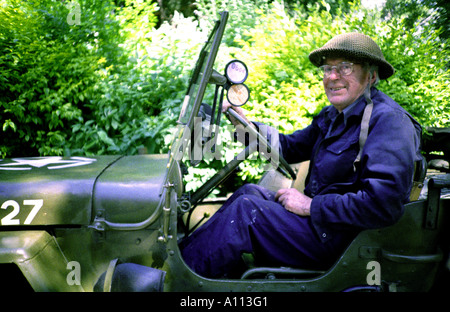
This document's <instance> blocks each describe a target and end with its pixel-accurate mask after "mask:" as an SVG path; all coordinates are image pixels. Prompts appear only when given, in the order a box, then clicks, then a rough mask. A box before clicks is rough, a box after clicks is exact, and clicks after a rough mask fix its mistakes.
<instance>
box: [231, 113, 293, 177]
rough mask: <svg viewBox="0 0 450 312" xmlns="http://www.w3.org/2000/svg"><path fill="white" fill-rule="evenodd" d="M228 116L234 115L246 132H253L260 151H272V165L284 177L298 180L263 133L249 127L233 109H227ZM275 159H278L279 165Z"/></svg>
mask: <svg viewBox="0 0 450 312" xmlns="http://www.w3.org/2000/svg"><path fill="white" fill-rule="evenodd" d="M227 114H230V115H232V116H233V117H234V118H236V120H237V121H239V123H240V124H241V125H243V126H244V127H245V129H246V130H248V131H249V132H251V135H253V136H254V137H256V139H257V141H258V144H259V148H258V151H261V150H263V151H270V154H271V157H270V163H271V164H272V165H273V166H274V167H275V168H276V169H277V170H279V171H281V173H283V174H284V175H286V176H287V177H289V176H290V177H291V178H292V179H293V180H295V179H296V178H297V175H296V174H295V172H294V170H293V169H292V167H291V166H290V165H289V163H288V162H287V161H286V160H285V159H284V157H283V156H282V155H281V154H280V153H279V152H278V150H275V149H271V146H270V145H269V143H268V142H267V140H266V138H265V137H263V136H262V135H261V133H260V132H259V131H257V130H256V129H254V128H253V127H252V126H250V125H249V123H248V122H247V121H246V120H244V119H243V118H242V117H241V116H239V114H238V113H237V112H236V111H235V110H233V109H231V108H228V109H227ZM260 155H262V156H264V157H265V158H266V159H268V157H266V156H265V155H264V154H262V153H260ZM274 159H277V160H278V162H279V163H277V162H276V161H275V160H274Z"/></svg>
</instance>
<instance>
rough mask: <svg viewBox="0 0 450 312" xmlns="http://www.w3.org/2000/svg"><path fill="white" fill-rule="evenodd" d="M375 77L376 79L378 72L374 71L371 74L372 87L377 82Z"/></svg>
mask: <svg viewBox="0 0 450 312" xmlns="http://www.w3.org/2000/svg"><path fill="white" fill-rule="evenodd" d="M377 77H378V72H377V71H376V70H374V71H373V74H372V81H371V82H370V84H371V85H373V84H374V83H375V81H377Z"/></svg>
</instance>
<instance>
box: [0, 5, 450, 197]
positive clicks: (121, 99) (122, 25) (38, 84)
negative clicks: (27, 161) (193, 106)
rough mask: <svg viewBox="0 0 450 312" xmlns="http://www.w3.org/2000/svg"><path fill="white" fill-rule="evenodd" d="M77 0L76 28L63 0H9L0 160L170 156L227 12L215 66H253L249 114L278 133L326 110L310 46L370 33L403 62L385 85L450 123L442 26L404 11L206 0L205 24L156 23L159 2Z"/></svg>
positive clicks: (213, 165)
mask: <svg viewBox="0 0 450 312" xmlns="http://www.w3.org/2000/svg"><path fill="white" fill-rule="evenodd" d="M76 3H79V5H80V22H81V23H79V25H78V24H74V25H69V24H71V23H68V20H67V17H68V14H69V13H70V12H71V11H70V10H72V9H71V8H70V6H66V5H65V4H64V3H63V2H61V1H52V0H38V1H34V2H33V5H31V4H30V3H29V2H23V1H18V0H8V2H6V1H5V0H0V4H1V5H0V51H1V54H0V126H1V127H0V137H1V139H0V140H1V141H0V157H2V158H4V157H13V156H36V155H100V154H136V153H137V152H138V150H139V149H140V148H143V147H145V148H146V150H147V152H149V153H161V152H166V151H167V150H168V146H169V144H168V143H169V142H170V137H171V133H172V130H173V127H174V126H175V120H176V118H177V116H178V113H179V109H180V103H181V101H182V99H183V97H184V93H185V89H186V87H187V84H188V77H189V75H190V71H191V69H192V68H193V66H194V62H195V60H196V57H197V54H198V52H199V49H200V48H201V46H202V44H203V42H204V41H205V39H206V36H207V34H208V32H209V28H210V27H211V25H212V21H213V20H215V19H216V18H217V14H218V12H220V11H221V10H223V9H227V10H228V11H230V18H229V23H228V25H227V29H226V33H225V38H224V41H223V43H222V46H221V50H220V52H219V55H218V62H217V66H216V70H218V71H219V72H220V71H223V69H224V68H223V67H224V66H225V64H226V62H228V61H229V60H231V59H233V58H238V59H241V60H243V61H244V62H245V63H246V64H247V66H248V68H249V71H250V75H249V79H248V80H247V82H246V83H247V84H248V86H249V87H250V90H251V100H250V102H249V103H248V104H247V105H246V106H245V109H246V110H247V111H248V114H247V115H248V116H249V117H250V118H251V119H253V120H256V121H260V122H264V123H266V124H270V125H272V126H274V127H276V128H278V130H279V131H280V132H283V133H290V132H292V131H294V130H295V129H299V128H303V127H305V126H307V125H308V124H309V123H310V122H311V120H312V117H313V116H314V115H315V114H317V113H318V112H319V111H320V110H321V109H322V108H323V107H324V106H325V105H328V101H327V98H326V96H325V94H324V92H323V86H322V82H321V79H320V78H319V77H318V75H316V69H315V67H314V66H313V65H312V64H311V63H310V62H309V60H308V55H309V53H310V52H311V51H312V50H314V49H316V48H318V47H320V46H322V45H323V44H325V43H326V42H327V41H328V40H329V39H331V38H332V37H333V36H335V35H337V34H340V33H344V32H351V31H357V32H363V33H365V34H367V35H369V36H370V37H372V38H373V39H374V40H375V41H376V42H377V43H378V44H379V45H380V47H381V49H382V50H383V52H384V55H385V57H386V59H387V60H388V61H389V62H390V63H391V64H392V65H393V66H394V67H395V69H396V73H395V75H394V76H393V77H391V78H389V79H388V80H387V81H382V82H381V83H380V85H379V89H380V90H382V91H383V92H385V93H387V94H388V95H389V96H391V97H392V98H393V99H394V100H395V101H397V102H398V103H399V104H400V105H402V106H403V107H404V108H405V109H406V110H408V111H409V112H410V113H411V114H413V116H414V117H416V119H417V120H418V121H419V122H420V123H421V124H422V125H423V126H449V112H450V104H449V98H450V89H449V88H448V85H449V80H450V74H449V68H448V64H450V62H449V61H450V52H449V48H448V45H447V43H445V41H444V40H442V39H441V38H440V37H439V35H440V30H438V31H436V30H434V28H432V27H431V26H430V25H428V24H426V23H425V24H423V23H422V24H419V23H417V24H415V25H414V27H413V29H411V27H410V26H408V25H409V24H407V23H406V21H405V20H404V18H403V17H395V16H394V17H392V18H391V19H390V20H383V19H382V18H381V16H380V13H377V12H373V11H369V10H367V9H364V8H361V7H360V5H359V4H358V3H359V2H355V3H351V2H348V1H344V0H333V1H331V0H330V1H319V2H314V1H307V2H305V3H306V5H302V6H300V5H299V6H295V5H294V3H295V1H289V10H286V9H285V7H284V6H283V5H282V4H281V2H280V1H270V0H256V1H255V0H216V1H215V2H209V1H205V0H198V1H197V3H196V5H197V10H196V14H197V15H196V18H194V17H184V16H182V15H181V14H178V13H175V14H174V17H173V19H172V21H171V22H170V23H169V22H164V23H162V24H161V25H160V26H158V28H156V25H158V23H157V22H158V21H157V19H156V17H155V16H156V12H157V11H158V7H157V6H156V4H154V3H151V2H147V1H131V0H124V1H121V3H122V4H123V6H122V7H118V6H117V5H116V4H115V3H114V2H109V1H89V0H80V1H78V2H76ZM328 3H331V5H330V4H328ZM340 7H342V8H344V9H345V10H341V9H340ZM223 124H224V125H229V123H228V122H227V121H226V120H224V121H223ZM221 131H222V135H223V136H229V133H227V132H226V130H225V129H222V130H221ZM230 146H231V147H230V148H228V149H225V150H223V151H222V153H223V159H222V160H211V159H206V160H205V162H203V163H201V164H200V165H199V166H198V167H196V168H193V169H192V168H191V169H190V170H191V171H190V175H189V176H188V181H187V182H189V183H188V189H195V187H196V186H197V185H198V184H199V182H198V181H199V179H203V180H204V179H206V178H208V177H209V176H211V175H212V174H214V172H215V170H216V169H218V168H221V167H222V166H223V165H224V164H225V163H226V162H227V161H228V160H229V158H230V157H232V156H233V155H234V154H236V153H237V152H238V149H240V148H239V145H238V144H231V145H230ZM261 162H262V161H261V160H260V159H259V158H258V159H256V160H255V161H253V162H245V163H243V164H241V166H240V169H241V171H240V172H239V173H238V177H236V178H235V180H234V181H233V183H231V184H234V185H235V187H238V186H239V185H240V184H242V180H244V181H245V182H255V181H256V180H257V179H258V178H259V177H260V176H261V174H262V172H263V171H262V170H263V169H262V166H261ZM207 168H209V169H213V170H209V169H208V170H207ZM226 191H227V190H224V192H226Z"/></svg>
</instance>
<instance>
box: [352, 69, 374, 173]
mask: <svg viewBox="0 0 450 312" xmlns="http://www.w3.org/2000/svg"><path fill="white" fill-rule="evenodd" d="M372 76H373V75H372V73H371V72H369V83H368V84H367V87H366V89H365V90H364V97H365V98H366V102H367V104H366V107H365V108H364V113H363V117H362V120H361V131H360V132H359V153H358V155H357V156H356V159H355V161H354V162H353V171H354V172H356V170H357V169H358V167H359V162H360V160H361V155H362V151H363V148H364V144H366V140H367V136H368V135H369V122H370V116H371V115H372V110H373V102H372V99H371V97H370V88H371V87H372Z"/></svg>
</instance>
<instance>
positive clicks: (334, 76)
mask: <svg viewBox="0 0 450 312" xmlns="http://www.w3.org/2000/svg"><path fill="white" fill-rule="evenodd" d="M340 77H341V75H340V74H339V72H338V70H337V68H332V69H331V73H330V76H328V79H331V80H336V79H339V78H340Z"/></svg>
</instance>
